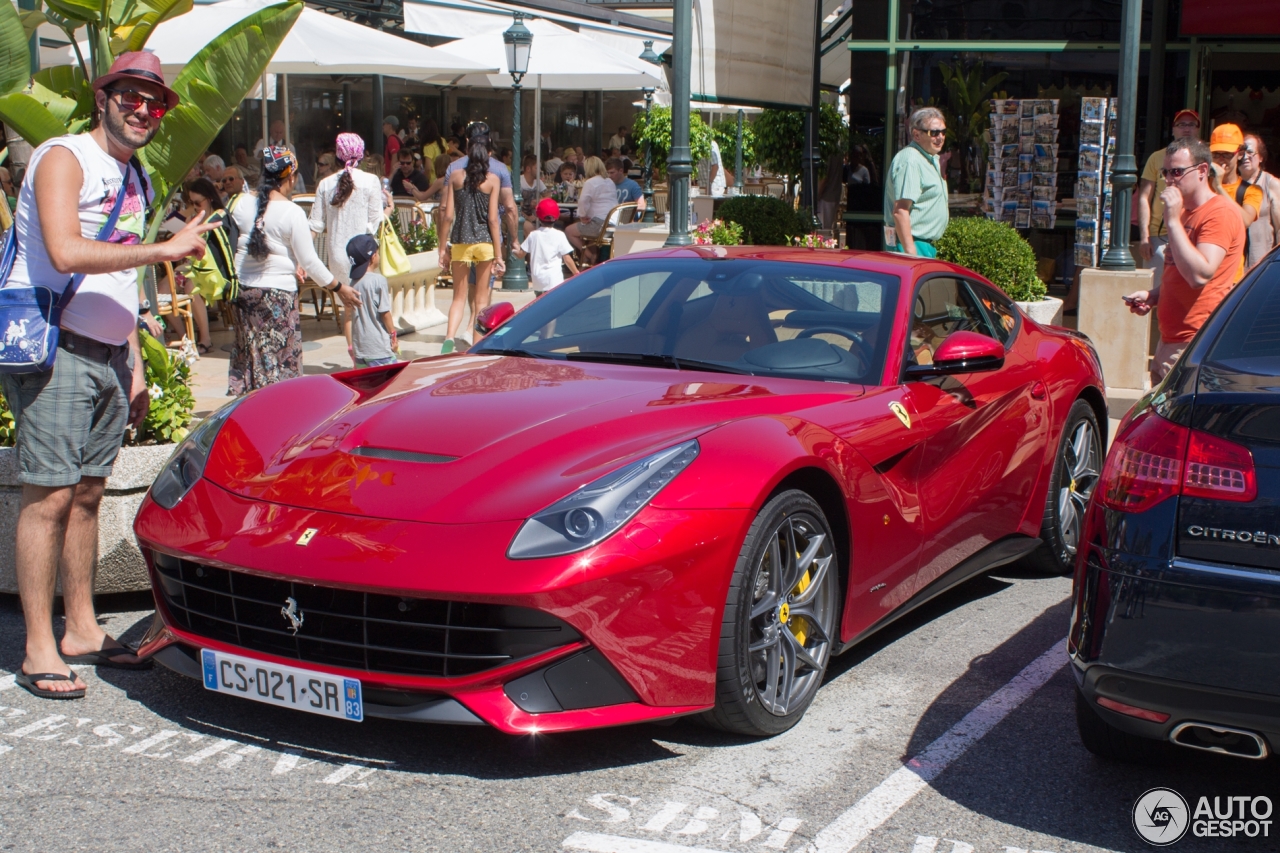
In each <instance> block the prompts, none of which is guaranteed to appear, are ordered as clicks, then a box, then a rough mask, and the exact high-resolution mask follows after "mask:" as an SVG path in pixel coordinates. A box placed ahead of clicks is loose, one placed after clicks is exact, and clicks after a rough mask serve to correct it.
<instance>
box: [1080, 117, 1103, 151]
mask: <svg viewBox="0 0 1280 853" xmlns="http://www.w3.org/2000/svg"><path fill="white" fill-rule="evenodd" d="M1080 144H1081V145H1101V144H1102V122H1100V121H1082V122H1080Z"/></svg>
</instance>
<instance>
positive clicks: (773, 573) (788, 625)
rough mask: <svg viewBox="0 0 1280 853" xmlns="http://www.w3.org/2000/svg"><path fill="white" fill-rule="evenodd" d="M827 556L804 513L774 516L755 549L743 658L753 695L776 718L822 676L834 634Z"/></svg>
mask: <svg viewBox="0 0 1280 853" xmlns="http://www.w3.org/2000/svg"><path fill="white" fill-rule="evenodd" d="M834 562H835V551H834V549H833V548H832V543H831V541H830V538H829V537H828V536H827V535H826V534H825V533H824V532H823V527H822V526H821V525H820V524H819V523H818V521H817V519H815V518H812V517H810V516H809V515H808V514H807V513H803V512H801V513H795V514H793V515H789V516H787V517H785V518H783V519H781V520H780V522H779V523H778V524H777V525H776V526H775V527H774V529H773V530H772V531H771V532H770V534H769V537H768V546H767V547H766V548H764V549H763V551H762V553H761V554H760V558H759V561H758V563H757V565H756V571H755V572H754V578H753V581H752V583H753V589H752V601H751V613H750V616H749V617H748V619H749V630H748V639H747V659H748V668H749V673H750V680H751V683H752V687H753V689H754V691H755V694H756V697H757V698H758V699H759V700H760V704H761V706H762V707H763V708H764V709H765V710H767V711H768V712H769V713H771V714H773V715H775V716H785V715H786V714H787V713H788V712H789V711H791V710H793V709H796V708H801V707H803V706H804V705H805V703H806V702H808V700H809V699H810V698H811V697H812V694H813V691H815V690H817V688H818V684H819V682H820V681H821V680H822V674H823V672H824V671H825V669H826V665H827V659H828V658H829V657H830V656H831V637H832V636H833V632H834V626H833V625H832V622H833V620H834V615H835V610H836V608H835V603H836V601H835V594H834V591H833V590H834V587H835V584H834V580H835V578H834V577H833V575H832V574H831V566H832V564H833V563H834Z"/></svg>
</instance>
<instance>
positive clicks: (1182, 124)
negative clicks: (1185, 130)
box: [1174, 121, 1200, 127]
mask: <svg viewBox="0 0 1280 853" xmlns="http://www.w3.org/2000/svg"><path fill="white" fill-rule="evenodd" d="M1199 126H1200V124H1199V123H1198V122H1194V121H1180V122H1178V123H1177V124H1175V125H1174V127H1199Z"/></svg>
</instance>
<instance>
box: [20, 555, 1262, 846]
mask: <svg viewBox="0 0 1280 853" xmlns="http://www.w3.org/2000/svg"><path fill="white" fill-rule="evenodd" d="M1069 592H1070V582H1069V581H1068V580H1066V579H1062V578H1050V579H1046V578H1042V577H1037V576H1035V575H1033V574H1030V573H1026V572H1022V571H1021V570H1020V568H1019V567H1018V566H1017V565H1014V566H1011V567H1007V568H1005V569H1003V570H1000V571H999V572H997V573H996V574H994V575H991V576H987V577H983V578H979V579H977V580H975V581H972V582H970V583H968V584H967V585H965V586H964V587H962V588H960V589H958V590H955V591H953V592H952V593H950V594H949V595H947V596H945V597H943V598H941V599H939V600H937V601H935V602H934V603H932V604H930V605H927V606H926V607H925V608H922V609H921V610H920V611H917V613H915V614H913V615H912V616H910V617H908V618H907V619H906V620H904V621H902V622H900V623H899V624H898V625H896V626H894V627H892V628H890V629H888V630H886V631H885V632H883V633H882V634H880V635H879V636H877V637H875V638H873V639H872V640H871V641H870V642H869V643H866V644H864V645H863V646H861V647H859V648H856V649H854V650H852V651H851V652H849V653H847V654H846V655H845V656H843V657H841V658H839V659H837V660H836V661H835V663H834V665H833V667H832V669H831V672H830V673H829V676H828V680H827V683H826V685H825V686H824V687H823V689H822V691H821V692H820V694H819V695H818V698H817V701H816V702H815V703H814V705H813V707H812V708H811V709H810V711H809V713H808V715H807V716H806V717H805V719H804V721H803V722H802V723H801V724H800V725H799V726H798V727H796V728H795V729H793V730H792V731H790V732H788V733H786V734H784V735H782V736H780V737H776V738H773V739H772V740H760V741H748V740H742V739H737V738H732V737H727V736H724V735H722V734H718V733H715V732H712V731H710V730H707V729H705V728H702V727H701V726H699V725H698V724H697V723H696V722H695V721H692V720H682V721H679V722H677V723H675V724H673V725H667V726H654V725H646V726H636V727H631V728H622V729H611V730H605V731H598V732H588V733H580V734H572V735H556V736H539V737H523V738H513V737H509V736H506V735H502V734H499V733H497V732H495V731H492V730H489V729H484V728H454V727H436V726H425V725H415V724H408V723H396V722H389V721H384V720H376V719H370V720H367V721H365V722H363V723H348V722H344V721H340V720H334V719H328V718H323V717H314V716H309V715H304V714H301V713H297V712H291V711H286V710H283V709H277V708H274V707H269V706H265V705H260V704H257V703H254V702H249V701H245V700H241V699H235V698H232V697H227V696H222V695H215V694H211V693H208V692H206V691H205V690H204V689H203V687H202V686H201V684H200V683H198V682H196V681H191V680H187V679H185V678H183V677H181V676H178V675H176V674H174V673H171V672H169V671H167V670H164V669H161V668H159V667H157V668H156V669H155V670H153V671H150V672H121V671H114V670H108V669H102V670H99V671H97V672H96V673H95V672H94V671H92V670H88V669H86V670H84V671H83V672H82V675H83V676H84V677H85V680H86V682H87V683H88V686H89V696H88V698H86V699H85V700H83V701H80V702H57V703H55V702H48V701H41V700H39V699H36V698H34V697H32V696H30V695H29V694H27V693H26V692H25V691H23V690H21V689H20V688H15V687H13V685H12V679H11V678H9V679H5V678H3V677H0V706H3V707H0V849H4V850H33V851H72V850H86V851H169V850H181V851H222V850H226V851H251V850H252V851H258V850H288V851H291V853H304V851H351V850H377V851H400V850H411V851H451V853H452V852H453V851H472V850H474V851H491V850H492V851H547V853H550V851H571V850H594V851H627V853H689V851H691V850H700V851H702V853H707V851H725V852H726V853H733V851H740V852H741V853H747V851H751V852H752V853H772V851H777V850H784V851H793V853H800V851H805V850H806V849H812V850H817V851H822V853H831V851H840V853H843V851H846V850H849V849H855V850H858V851H883V853H1030V852H1031V851H1046V853H1068V851H1090V850H1115V851H1140V850H1147V849H1150V848H1149V846H1148V845H1147V844H1146V843H1145V842H1143V841H1142V840H1141V839H1140V838H1139V837H1138V836H1137V834H1136V833H1135V830H1134V828H1133V826H1132V824H1131V811H1132V808H1133V805H1134V803H1135V801H1136V800H1137V798H1138V797H1139V796H1140V795H1141V794H1143V793H1144V792H1145V791H1147V790H1149V789H1151V788H1155V787H1169V788H1172V789H1174V790H1176V791H1178V792H1180V793H1181V794H1182V795H1183V796H1184V797H1186V798H1187V799H1188V801H1190V802H1191V803H1192V804H1193V807H1194V804H1195V803H1196V802H1197V800H1198V798H1199V797H1201V796H1208V797H1209V798H1210V801H1212V798H1213V797H1215V796H1218V797H1227V796H1257V795H1270V796H1271V798H1272V800H1273V802H1280V796H1277V795H1278V794H1280V772H1277V770H1278V765H1277V761H1276V760H1274V759H1273V760H1271V761H1268V762H1247V761H1241V760H1231V759H1225V758H1222V759H1220V758H1218V757H1216V756H1202V755H1200V754H1196V753H1192V752H1189V751H1186V750H1178V751H1177V752H1176V754H1174V753H1171V760H1170V762H1169V763H1168V764H1167V765H1166V766H1162V767H1133V766H1124V765H1115V764H1107V763H1103V762H1100V761H1098V760H1096V759H1094V758H1093V757H1092V756H1090V755H1089V753H1087V752H1086V751H1085V750H1084V748H1083V747H1082V746H1081V745H1080V743H1079V741H1078V740H1077V737H1076V732H1075V724H1074V718H1073V711H1072V690H1073V687H1072V682H1071V676H1070V673H1069V671H1068V669H1067V668H1066V667H1065V663H1066V658H1065V652H1064V646H1063V638H1064V636H1065V634H1066V629H1067V619H1068V615H1069V601H1068V595H1069ZM103 604H105V605H106V606H105V608H104V611H105V612H104V621H105V622H106V624H107V626H108V629H109V630H111V631H113V632H115V633H117V634H118V635H120V636H122V637H123V638H124V639H125V640H133V641H136V640H137V639H138V638H139V637H140V636H141V634H142V632H143V631H144V630H145V628H146V626H147V624H148V623H149V621H150V620H149V617H150V613H149V599H148V598H147V597H146V596H124V597H116V598H112V599H108V600H107V601H105V602H103ZM21 637H22V627H21V614H20V612H19V609H18V602H17V600H16V598H13V597H0V670H3V672H4V673H11V672H13V671H14V670H15V669H16V668H17V667H18V665H19V663H20V661H21V652H20V650H21ZM0 675H2V674H0ZM1276 817H1277V823H1278V826H1273V827H1272V830H1273V831H1272V832H1271V837H1269V838H1266V839H1263V838H1257V839H1236V840H1224V839H1196V838H1193V837H1192V836H1191V835H1190V834H1188V835H1187V836H1186V837H1185V838H1183V839H1182V840H1181V841H1180V842H1178V843H1177V844H1176V845H1174V847H1173V848H1172V849H1174V850H1177V851H1215V853H1216V851H1235V850H1240V851H1251V853H1252V851H1274V850H1277V849H1280V841H1277V840H1276V836H1277V834H1280V815H1277V816H1276ZM855 845H856V846H855Z"/></svg>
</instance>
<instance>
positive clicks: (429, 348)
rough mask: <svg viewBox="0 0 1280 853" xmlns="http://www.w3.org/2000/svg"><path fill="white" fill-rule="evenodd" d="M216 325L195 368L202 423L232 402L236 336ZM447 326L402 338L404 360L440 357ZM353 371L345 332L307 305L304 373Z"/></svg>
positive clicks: (505, 294) (520, 302)
mask: <svg viewBox="0 0 1280 853" xmlns="http://www.w3.org/2000/svg"><path fill="white" fill-rule="evenodd" d="M435 299H436V306H437V307H438V308H439V309H440V310H441V311H443V312H445V313H446V314H447V313H448V312H449V303H450V301H452V299H453V290H452V289H451V288H444V287H442V288H437V290H436V293H435ZM532 301H533V291H532V290H525V291H511V290H501V289H495V290H494V291H493V302H495V303H496V302H510V303H512V304H513V305H515V307H516V309H517V310H518V309H520V308H522V307H523V306H525V305H527V304H529V303H530V302H532ZM210 314H211V316H210V318H209V319H210V323H211V325H212V337H213V351H212V352H210V353H209V354H207V355H203V356H201V357H200V359H199V360H198V361H197V362H196V363H195V364H194V365H192V368H191V393H192V394H193V395H194V396H195V398H196V406H195V416H196V417H197V418H203V417H206V416H208V415H209V414H210V413H212V412H213V411H214V410H215V409H217V408H218V407H220V406H221V405H222V404H223V403H226V402H227V401H228V400H230V399H231V398H230V397H228V396H227V368H228V366H229V365H230V361H231V346H232V342H233V341H234V340H235V333H234V332H233V331H232V330H230V329H227V328H225V327H223V325H222V324H221V322H219V321H218V320H217V319H216V314H215V313H214V312H210ZM471 328H472V321H471V312H470V311H468V312H467V314H466V317H465V318H464V322H463V324H462V326H461V327H460V328H459V335H460V336H465V337H468V338H470V337H472V336H473V334H472V332H471ZM444 333H445V324H444V323H441V324H440V325H438V326H432V327H430V328H428V329H425V330H423V331H421V332H414V333H412V334H408V335H403V336H401V338H400V356H401V357H402V358H404V359H406V360H408V359H414V358H424V357H426V356H432V355H439V354H440V347H441V346H443V345H444ZM350 369H351V357H350V356H349V355H348V354H347V342H346V340H345V339H344V338H343V336H342V328H341V327H340V326H339V325H338V323H337V322H335V321H334V319H333V318H332V317H326V318H325V319H323V320H316V319H315V317H314V315H313V314H312V312H311V303H309V302H305V301H304V302H303V303H302V372H303V373H304V374H307V375H310V374H313V373H337V372H338V371H341V370H350Z"/></svg>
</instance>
